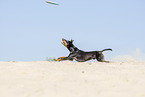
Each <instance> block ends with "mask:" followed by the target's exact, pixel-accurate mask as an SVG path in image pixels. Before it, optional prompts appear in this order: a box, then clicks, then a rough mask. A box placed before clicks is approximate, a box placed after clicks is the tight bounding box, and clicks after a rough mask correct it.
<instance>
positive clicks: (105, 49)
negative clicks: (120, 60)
mask: <svg viewBox="0 0 145 97" xmlns="http://www.w3.org/2000/svg"><path fill="white" fill-rule="evenodd" d="M108 50H110V51H112V49H110V48H108V49H104V50H102V51H101V52H104V51H108Z"/></svg>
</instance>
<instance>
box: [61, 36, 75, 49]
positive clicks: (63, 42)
mask: <svg viewBox="0 0 145 97" xmlns="http://www.w3.org/2000/svg"><path fill="white" fill-rule="evenodd" d="M73 41H74V40H71V41H69V40H66V39H64V38H63V39H62V42H61V43H62V44H63V45H64V46H65V47H67V48H69V47H72V46H73Z"/></svg>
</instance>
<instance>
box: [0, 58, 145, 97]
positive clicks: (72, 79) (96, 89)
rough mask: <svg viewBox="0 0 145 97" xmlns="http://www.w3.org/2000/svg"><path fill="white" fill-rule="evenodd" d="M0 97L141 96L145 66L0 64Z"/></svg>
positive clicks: (42, 63) (118, 64) (66, 62)
mask: <svg viewBox="0 0 145 97" xmlns="http://www.w3.org/2000/svg"><path fill="white" fill-rule="evenodd" d="M0 97H145V63H144V62H111V63H100V62H83V63H78V62H70V61H63V62H48V61H36V62H0Z"/></svg>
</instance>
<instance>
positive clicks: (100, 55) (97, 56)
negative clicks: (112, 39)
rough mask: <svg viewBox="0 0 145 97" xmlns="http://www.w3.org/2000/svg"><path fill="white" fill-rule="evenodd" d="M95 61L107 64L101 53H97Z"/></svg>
mask: <svg viewBox="0 0 145 97" xmlns="http://www.w3.org/2000/svg"><path fill="white" fill-rule="evenodd" d="M96 59H97V61H99V62H106V63H109V61H106V60H105V59H104V55H103V53H102V52H98V54H97V55H96Z"/></svg>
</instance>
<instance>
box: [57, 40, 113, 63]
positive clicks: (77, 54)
mask: <svg viewBox="0 0 145 97" xmlns="http://www.w3.org/2000/svg"><path fill="white" fill-rule="evenodd" d="M62 44H63V45H64V46H65V47H66V48H67V49H68V50H69V51H70V54H69V56H68V57H59V58H58V59H54V60H55V61H63V60H70V61H73V59H75V60H76V61H78V62H85V61H88V60H91V59H97V60H98V61H99V62H107V63H108V62H109V61H105V59H104V55H103V51H107V50H111V51H112V49H110V48H109V49H104V50H102V51H91V52H85V51H82V50H79V49H78V48H77V47H75V46H74V45H73V40H71V41H69V40H65V39H62Z"/></svg>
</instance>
